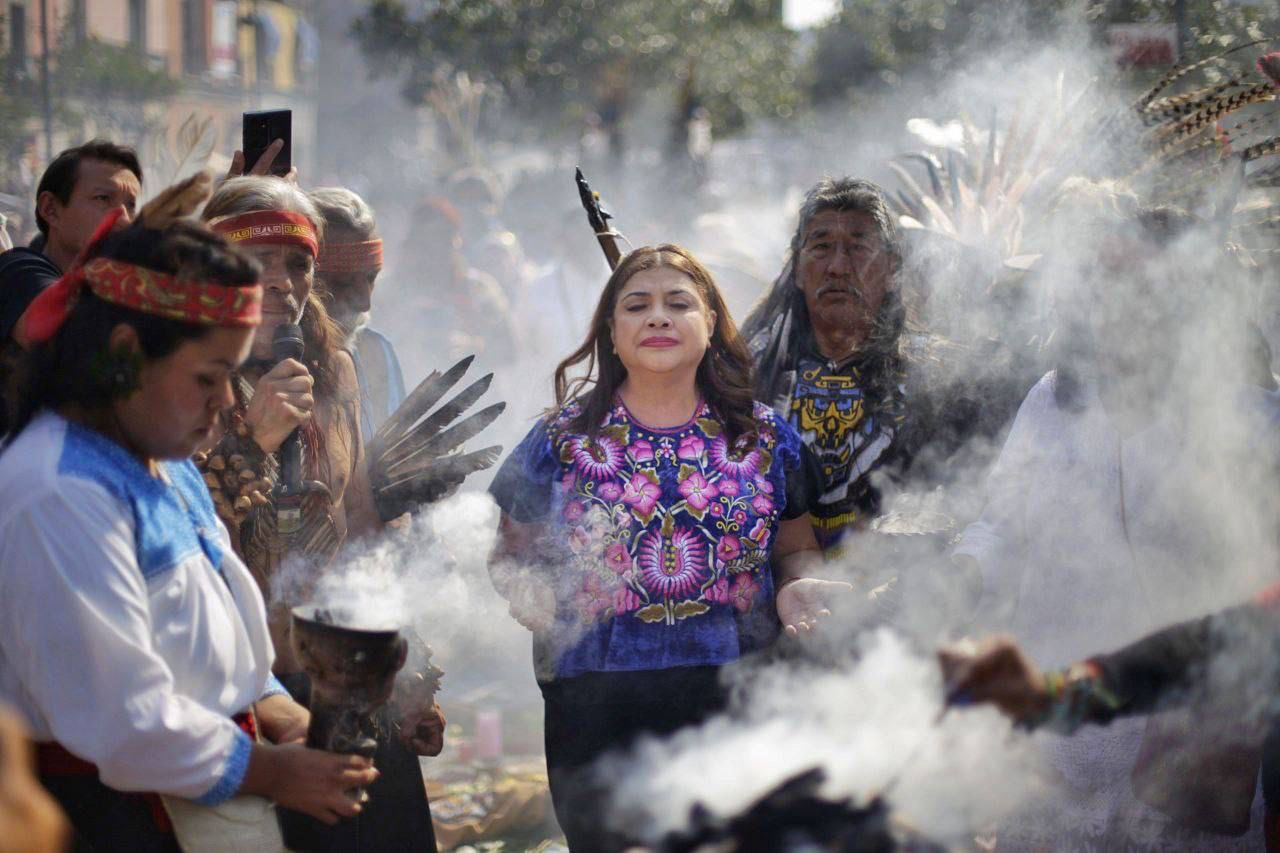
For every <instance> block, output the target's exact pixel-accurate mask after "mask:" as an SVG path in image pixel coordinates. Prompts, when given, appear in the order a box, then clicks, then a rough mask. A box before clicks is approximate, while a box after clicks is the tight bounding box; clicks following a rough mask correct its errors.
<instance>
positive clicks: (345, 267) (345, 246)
mask: <svg viewBox="0 0 1280 853" xmlns="http://www.w3.org/2000/svg"><path fill="white" fill-rule="evenodd" d="M316 269H317V270H318V271H319V272H320V274H321V275H326V274H329V275H332V274H334V273H352V272H364V271H366V270H380V269H382V241H381V240H365V241H364V242H362V243H325V244H324V245H323V246H321V247H320V257H318V258H317V259H316Z"/></svg>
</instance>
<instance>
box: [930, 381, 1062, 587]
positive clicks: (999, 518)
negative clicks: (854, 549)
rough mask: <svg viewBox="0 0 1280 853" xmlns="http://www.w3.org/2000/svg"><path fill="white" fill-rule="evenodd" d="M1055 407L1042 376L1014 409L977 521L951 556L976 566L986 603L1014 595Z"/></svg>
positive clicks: (962, 536) (988, 481) (1047, 385)
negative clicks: (1027, 508)
mask: <svg viewBox="0 0 1280 853" xmlns="http://www.w3.org/2000/svg"><path fill="white" fill-rule="evenodd" d="M1056 405H1057V404H1056V403H1055V401H1054V397H1053V378H1052V376H1047V377H1045V378H1044V379H1042V380H1041V381H1040V382H1039V383H1038V384H1037V385H1036V386H1035V387H1034V388H1032V389H1031V391H1030V392H1028V394H1027V396H1026V398H1025V399H1024V400H1023V401H1022V405H1021V406H1019V407H1018V415H1017V417H1015V418H1014V421H1013V426H1012V427H1010V429H1009V436H1008V438H1007V439H1005V443H1004V447H1003V448H1002V449H1001V450H1000V458H999V459H997V460H996V464H995V465H994V466H993V467H992V469H991V474H990V475H989V476H988V477H987V500H986V504H985V505H984V506H983V508H982V515H981V516H980V517H979V518H978V520H977V521H975V522H973V523H972V524H970V525H969V526H968V527H966V528H965V529H964V532H963V533H961V534H960V541H959V542H958V543H957V544H956V547H955V549H954V550H953V551H952V553H953V554H954V555H955V556H967V557H972V558H973V559H974V560H975V561H976V562H977V563H978V565H979V567H980V568H981V569H982V583H983V588H984V595H985V596H987V597H988V598H990V597H991V596H997V597H998V598H1000V599H1001V600H1007V599H1009V598H1010V597H1012V596H1014V595H1016V590H1017V588H1018V583H1019V582H1020V572H1021V571H1022V568H1023V565H1022V563H1023V561H1022V559H1021V555H1022V553H1023V551H1024V549H1025V543H1026V530H1025V526H1026V525H1025V514H1024V512H1023V507H1024V505H1025V496H1026V494H1027V492H1028V490H1030V489H1033V488H1037V487H1040V488H1043V487H1044V485H1045V484H1044V483H1037V482H1036V481H1037V478H1038V476H1039V475H1040V473H1041V471H1040V469H1039V468H1038V467H1037V466H1036V465H1035V462H1036V460H1037V458H1038V457H1039V456H1040V455H1041V454H1042V453H1043V448H1042V447H1040V446H1039V444H1040V433H1041V430H1042V427H1043V421H1044V418H1045V416H1046V412H1047V410H1048V409H1049V407H1052V406H1056ZM988 603H990V602H988Z"/></svg>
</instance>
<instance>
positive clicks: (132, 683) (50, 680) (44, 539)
mask: <svg viewBox="0 0 1280 853" xmlns="http://www.w3.org/2000/svg"><path fill="white" fill-rule="evenodd" d="M164 469H165V474H166V477H167V479H168V480H169V482H168V483H166V482H164V481H162V480H159V479H156V478H155V477H153V476H151V475H150V474H149V473H148V472H147V470H146V469H145V468H144V467H143V466H142V464H141V463H140V462H139V461H138V460H137V459H135V458H134V457H133V456H131V455H130V454H129V453H128V452H126V451H125V450H124V449H123V448H121V447H120V446H119V445H117V444H115V443H113V442H111V441H110V440H108V439H106V438H105V437H103V436H102V435H100V434H98V433H96V432H93V431H91V430H88V429H85V428H83V427H79V426H76V425H74V424H70V423H68V422H67V421H66V420H64V419H62V418H60V417H58V416H57V415H54V414H50V413H45V414H42V415H40V416H39V417H38V418H36V419H35V420H34V421H33V422H32V423H31V424H30V425H29V426H28V427H27V428H26V429H25V430H23V432H22V433H21V434H20V435H19V436H18V437H17V438H16V439H15V440H14V441H13V443H12V445H11V446H9V447H8V448H6V449H5V450H3V452H0V701H2V702H6V703H8V704H10V705H13V706H15V707H16V708H17V709H18V711H19V712H20V713H21V714H22V715H23V716H24V717H25V718H26V720H27V723H28V724H29V725H30V727H31V729H32V732H33V735H34V737H35V738H36V739H37V740H42V741H49V740H53V741H57V742H58V743H60V744H61V745H62V746H63V747H64V748H66V749H67V750H68V751H69V752H71V753H72V754H74V755H76V756H78V757H80V758H82V759H84V760H85V761H89V762H92V763H93V764H96V765H97V766H98V770H99V773H100V775H101V778H102V781H103V783H104V784H106V785H108V786H110V787H112V788H115V789H117V790H121V791H154V792H157V793H161V794H169V795H173V796H179V797H185V798H188V799H192V800H196V801H197V802H200V803H204V804H207V805H214V804H217V803H219V802H222V801H223V800H226V799H227V798H229V797H231V796H232V795H234V794H235V793H236V791H237V790H238V789H239V787H240V785H241V783H242V782H243V781H244V775H245V771H246V770H247V769H248V764H249V753H250V751H251V747H252V743H251V741H250V739H249V737H248V736H247V735H246V734H245V733H244V732H243V731H241V730H240V728H239V727H238V726H237V725H236V724H235V723H234V722H232V721H231V717H232V715H234V714H237V713H239V712H241V711H244V710H246V709H247V708H248V707H249V706H250V704H251V703H253V702H254V701H256V700H257V699H260V698H263V697H265V696H267V695H271V694H273V693H279V692H283V690H282V688H281V687H280V685H279V682H277V681H276V680H275V679H274V677H272V676H271V663H272V661H273V659H274V655H275V652H274V650H273V648H272V646H271V637H270V634H269V633H268V631H267V621H266V608H265V606H264V604H263V601H262V595H261V593H260V592H259V591H258V587H257V585H256V584H255V583H254V581H253V578H252V576H251V575H250V574H249V571H248V570H247V569H246V568H245V566H244V564H243V563H242V562H241V561H240V559H239V558H238V557H236V555H235V553H234V552H233V551H232V550H231V547H230V540H229V538H228V536H227V531H226V528H225V527H224V526H223V525H222V523H221V522H220V521H219V520H218V518H217V515H216V513H215V512H214V508H213V503H212V501H211V500H210V498H209V493H208V490H207V489H206V488H205V485H204V482H203V481H202V479H201V477H200V474H199V472H198V471H197V470H196V468H195V466H194V465H192V464H191V463H190V462H189V461H186V460H183V461H176V462H167V463H165V464H164Z"/></svg>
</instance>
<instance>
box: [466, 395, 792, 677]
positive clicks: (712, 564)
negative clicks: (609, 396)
mask: <svg viewBox="0 0 1280 853" xmlns="http://www.w3.org/2000/svg"><path fill="white" fill-rule="evenodd" d="M579 411H580V410H579V409H578V407H577V405H576V404H570V405H569V406H567V407H565V408H564V409H563V410H562V411H561V412H560V413H559V415H558V416H556V417H555V418H553V419H549V420H544V421H540V422H539V423H538V424H537V425H536V426H535V427H534V428H533V429H532V430H531V431H530V432H529V434H528V435H527V436H526V437H525V439H524V441H522V442H521V444H520V445H519V446H518V447H517V448H516V449H515V451H514V452H513V453H512V454H511V456H510V457H509V458H508V459H507V460H506V461H505V462H504V463H503V466H502V468H501V470H500V471H499V473H498V475H497V477H496V478H495V479H494V482H493V485H492V486H491V487H490V491H491V493H492V494H493V496H494V498H495V499H496V501H497V503H498V505H499V506H500V507H501V508H502V509H503V511H504V512H506V513H507V514H508V515H509V516H511V518H512V519H514V520H515V521H517V522H543V523H545V524H546V525H547V536H546V541H545V542H543V543H541V547H540V549H539V550H540V556H539V558H538V560H537V565H536V566H535V567H532V569H531V570H533V571H538V572H541V573H543V574H544V577H546V578H547V579H548V580H549V581H550V582H551V583H552V585H553V587H554V589H555V591H556V597H557V602H558V605H557V614H556V627H555V629H554V630H553V631H552V636H550V637H546V638H541V639H542V640H543V642H544V644H547V645H548V646H549V647H547V648H544V651H545V652H549V653H550V663H551V667H550V669H551V672H548V673H544V674H546V675H551V674H554V675H555V676H557V677H571V676H574V675H581V674H583V673H588V672H619V671H624V672H625V671H635V670H654V669H667V668H670V667H681V666H707V665H720V664H724V663H729V662H731V661H733V660H736V659H737V658H739V657H740V656H741V655H742V654H744V653H746V652H750V651H753V650H756V649H759V648H762V647H764V646H766V645H768V644H769V643H770V642H771V641H772V640H773V639H774V637H775V636H776V635H777V632H778V617H777V612H776V611H775V609H774V600H773V594H774V581H773V565H772V561H771V555H772V545H773V540H774V537H775V536H776V534H777V530H778V524H779V521H780V520H781V519H785V518H797V517H799V516H801V515H803V514H804V513H805V512H807V511H808V498H807V495H808V493H809V491H810V489H811V486H810V485H809V484H807V483H801V482H800V481H802V480H804V479H806V477H805V474H804V470H805V466H803V465H801V455H800V454H801V444H800V438H799V436H798V435H797V434H796V432H795V430H793V429H792V428H791V427H790V426H789V425H788V424H787V423H786V421H784V420H782V419H781V418H779V417H778V416H777V415H776V414H774V413H773V412H772V411H771V410H770V409H768V408H766V407H764V406H762V405H759V404H757V405H756V410H755V416H756V418H757V420H758V421H759V423H760V424H761V429H760V431H759V434H758V437H757V438H756V440H755V442H754V443H752V444H751V445H750V446H744V445H743V444H742V443H741V442H739V443H737V446H733V447H731V446H730V445H729V443H728V442H727V441H726V439H725V435H724V431H723V429H722V427H721V425H720V422H719V421H717V420H716V419H715V417H714V416H713V415H712V413H711V411H710V409H709V408H708V407H707V406H706V404H705V403H704V404H701V405H700V406H699V408H698V410H697V412H695V414H694V417H693V418H692V419H691V420H690V421H689V422H688V423H686V424H684V425H683V426H680V427H675V428H670V429H654V428H651V427H647V426H645V425H644V424H641V423H640V422H639V421H637V420H636V419H635V418H633V417H632V416H631V413H630V412H629V411H628V410H627V408H626V406H625V405H623V404H622V403H621V401H619V402H617V403H616V404H615V405H614V407H613V409H612V410H611V411H610V413H609V416H608V418H607V419H606V420H605V422H604V423H603V424H602V428H601V430H600V432H599V434H598V435H597V437H596V438H595V439H590V438H588V437H587V436H585V435H582V434H577V433H574V432H571V431H570V430H569V428H568V424H569V422H570V421H572V420H573V419H574V418H575V417H576V416H577V415H578V413H579ZM789 479H790V482H789Z"/></svg>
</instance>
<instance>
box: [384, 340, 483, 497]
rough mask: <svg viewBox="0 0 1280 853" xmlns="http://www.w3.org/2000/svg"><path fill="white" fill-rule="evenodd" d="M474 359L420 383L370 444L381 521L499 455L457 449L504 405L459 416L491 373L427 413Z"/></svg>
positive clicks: (458, 481) (477, 396)
mask: <svg viewBox="0 0 1280 853" xmlns="http://www.w3.org/2000/svg"><path fill="white" fill-rule="evenodd" d="M474 359H475V356H468V357H466V358H464V359H462V360H461V361H459V362H458V363H457V364H455V365H454V366H453V367H451V368H449V369H448V370H446V371H445V372H444V373H440V372H439V371H435V372H433V373H432V374H431V375H430V376H428V377H427V378H426V379H424V380H423V381H422V383H421V384H420V385H418V387H417V388H415V389H413V391H412V392H410V394H409V396H408V397H406V398H405V401H404V402H403V403H402V404H401V405H400V408H398V409H396V410H395V412H393V413H392V415H391V417H389V418H387V420H386V422H385V423H384V424H383V425H382V426H381V427H379V429H378V431H377V433H376V434H375V435H374V436H373V439H372V440H371V441H370V442H369V445H368V447H367V448H366V450H365V452H366V454H367V455H368V459H369V480H370V484H371V485H372V487H373V498H374V503H375V504H376V505H377V507H378V515H379V516H381V518H382V519H383V521H389V520H391V519H393V518H396V517H398V516H400V515H402V514H403V513H405V512H412V511H413V510H415V509H417V508H418V507H419V506H421V505H422V504H427V503H432V502H433V501H437V500H440V499H441V498H442V497H444V496H446V495H448V494H449V493H450V492H452V491H453V490H454V489H456V488H457V487H458V486H459V485H461V484H462V481H463V480H465V479H466V478H467V477H468V476H469V475H471V474H474V473H475V472H477V471H483V470H484V469H485V468H489V467H491V466H492V465H493V464H494V463H495V462H497V461H498V457H499V456H500V455H501V454H502V448H501V447H499V446H496V445H495V446H492V447H486V448H484V449H482V450H476V451H471V452H463V450H462V447H463V445H464V444H465V443H466V442H467V441H469V440H471V439H472V438H475V437H476V436H477V435H479V434H480V433H481V432H482V431H483V430H484V429H485V428H486V427H488V426H489V425H490V424H491V423H493V422H494V420H496V419H497V417H498V415H500V414H502V412H503V410H504V409H505V408H506V406H507V404H506V403H494V404H493V405H490V406H487V407H486V408H484V409H481V410H480V411H479V412H476V413H475V414H472V415H469V416H467V417H463V415H464V414H465V413H466V411H467V410H468V409H470V408H471V407H472V406H473V405H475V404H476V402H477V401H479V399H480V398H481V397H482V396H484V393H485V392H486V391H487V390H489V384H490V383H491V382H492V381H493V374H492V373H490V374H488V375H486V376H484V377H482V378H481V379H479V380H477V381H476V382H473V383H472V384H471V385H469V386H467V387H466V388H464V389H463V390H462V391H460V392H458V393H457V394H456V395H454V396H453V397H452V398H451V399H450V400H448V401H447V402H446V403H444V404H443V405H441V406H440V407H439V408H438V409H436V410H435V411H434V412H433V411H431V410H432V409H433V408H434V407H435V406H436V404H437V403H439V402H440V401H441V400H442V399H444V397H445V395H446V394H448V393H449V391H450V390H451V389H452V388H453V387H454V386H455V385H457V384H458V383H459V382H460V381H461V380H462V377H463V376H464V375H466V372H467V369H468V368H469V367H470V366H471V362H472V361H473V360H474ZM428 413H430V414H428Z"/></svg>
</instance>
